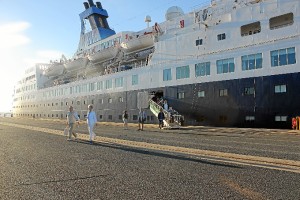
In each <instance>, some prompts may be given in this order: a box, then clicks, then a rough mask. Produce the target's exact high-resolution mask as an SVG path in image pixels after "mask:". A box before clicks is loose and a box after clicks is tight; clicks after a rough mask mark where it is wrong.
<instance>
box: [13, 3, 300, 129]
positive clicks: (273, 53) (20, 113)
mask: <svg viewBox="0 0 300 200" xmlns="http://www.w3.org/2000/svg"><path fill="white" fill-rule="evenodd" d="M83 5H84V6H83V12H82V13H80V15H79V16H80V20H81V32H80V38H79V45H78V49H77V50H76V52H75V54H74V57H72V58H69V59H68V58H66V57H64V56H62V58H61V59H60V60H59V61H52V62H49V63H39V64H36V65H35V66H33V67H31V68H28V69H27V70H26V72H25V75H24V78H22V79H21V80H20V81H19V82H18V84H17V85H16V87H15V92H14V102H13V116H14V117H30V118H58V119H64V118H65V116H66V113H67V111H68V106H70V105H73V107H74V108H75V109H76V111H77V112H78V113H79V115H80V118H81V119H84V117H85V116H86V113H87V105H88V104H93V105H94V109H95V111H96V113H97V118H98V120H99V121H105V122H121V121H122V112H123V111H124V110H127V111H128V114H129V122H137V118H138V113H139V109H141V108H142V109H144V110H145V111H146V113H147V121H146V122H147V123H157V117H156V116H157V113H158V110H159V109H160V108H161V106H162V105H161V104H160V102H159V101H162V100H166V101H167V103H168V106H169V107H172V108H173V109H174V110H176V111H174V113H171V111H170V110H167V109H166V110H164V112H165V115H166V116H167V117H166V120H165V123H166V124H167V125H172V126H173V125H174V126H175V125H178V126H181V125H205V126H224V127H266V128H269V127H270V128H290V127H291V119H292V118H293V117H295V116H298V115H300V103H299V102H300V66H299V64H298V63H297V61H299V60H300V57H299V55H300V54H298V53H297V52H298V51H299V50H300V1H299V0H212V1H211V2H210V3H209V5H207V6H201V7H200V6H199V7H197V6H195V8H194V9H193V10H192V11H191V12H188V13H184V12H183V10H182V9H181V8H180V7H178V6H172V7H170V8H169V9H168V10H167V11H166V13H165V21H163V22H151V17H150V16H146V18H145V22H147V23H148V24H149V23H150V22H151V24H153V25H151V26H148V27H146V28H145V29H143V30H141V31H138V32H135V31H124V32H119V33H116V32H115V31H114V30H113V29H112V28H110V26H109V24H108V20H107V18H108V12H107V11H106V10H105V9H104V8H103V7H102V5H101V3H100V2H95V3H94V2H93V0H88V2H84V3H83ZM162 14H164V13H162ZM172 115H173V116H172ZM174 116H175V117H174Z"/></svg>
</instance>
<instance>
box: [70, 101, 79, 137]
mask: <svg viewBox="0 0 300 200" xmlns="http://www.w3.org/2000/svg"><path fill="white" fill-rule="evenodd" d="M76 121H77V123H78V124H79V117H78V114H77V112H75V111H74V109H73V106H69V112H68V113H67V124H68V125H69V134H68V139H67V140H68V141H69V140H71V137H72V134H73V136H74V137H75V138H76V137H77V135H76V134H75V133H74V132H73V129H74V124H75V123H76Z"/></svg>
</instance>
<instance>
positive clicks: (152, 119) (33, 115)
mask: <svg viewBox="0 0 300 200" xmlns="http://www.w3.org/2000/svg"><path fill="white" fill-rule="evenodd" d="M15 116H22V117H42V116H43V117H52V118H59V117H60V118H64V117H65V118H66V116H64V115H63V114H60V115H59V114H43V115H42V114H15ZM78 117H79V118H80V115H78ZM85 117H86V115H84V116H83V119H85ZM128 117H129V118H130V115H129V116H128ZM103 118H104V116H103V115H99V119H100V120H101V119H103ZM107 119H108V120H113V115H107ZM118 119H119V120H122V119H123V118H122V115H118ZM154 119H155V118H154V116H147V121H154ZM132 120H138V115H132Z"/></svg>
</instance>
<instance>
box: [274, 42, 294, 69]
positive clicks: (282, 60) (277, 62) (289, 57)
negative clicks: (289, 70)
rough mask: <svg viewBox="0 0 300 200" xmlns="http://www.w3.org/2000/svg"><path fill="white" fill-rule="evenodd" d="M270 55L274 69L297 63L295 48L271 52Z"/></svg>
mask: <svg viewBox="0 0 300 200" xmlns="http://www.w3.org/2000/svg"><path fill="white" fill-rule="evenodd" d="M270 54H271V66H272V67H276V66H282V65H291V64H295V63H296V53H295V47H291V48H287V49H279V50H275V51H271V53H270Z"/></svg>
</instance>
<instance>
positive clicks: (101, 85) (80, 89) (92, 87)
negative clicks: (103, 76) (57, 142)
mask: <svg viewBox="0 0 300 200" xmlns="http://www.w3.org/2000/svg"><path fill="white" fill-rule="evenodd" d="M131 80H132V85H133V86H134V85H138V83H139V77H138V75H137V74H135V75H132V78H131ZM123 86H124V78H123V77H119V78H116V79H114V88H121V87H123ZM112 88H113V80H111V79H110V80H105V81H99V82H95V83H86V84H82V85H77V86H72V87H69V88H64V89H56V90H51V91H47V92H44V93H43V97H44V98H50V97H58V96H64V95H70V94H78V93H84V92H92V91H96V90H98V91H99V90H103V89H107V90H109V89H112ZM33 98H34V97H33ZM26 99H29V97H28V98H21V100H26Z"/></svg>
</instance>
